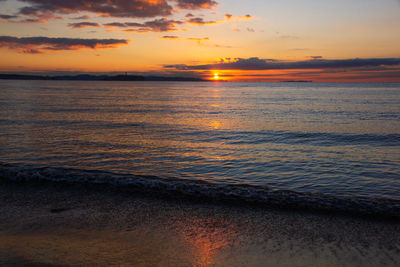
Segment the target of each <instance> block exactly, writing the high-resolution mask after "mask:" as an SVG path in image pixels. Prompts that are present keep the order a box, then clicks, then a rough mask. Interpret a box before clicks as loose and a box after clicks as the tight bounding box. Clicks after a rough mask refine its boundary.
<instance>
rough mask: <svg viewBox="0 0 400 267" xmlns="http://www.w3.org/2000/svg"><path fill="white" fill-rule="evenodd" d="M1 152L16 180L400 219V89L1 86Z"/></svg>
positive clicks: (351, 85)
mask: <svg viewBox="0 0 400 267" xmlns="http://www.w3.org/2000/svg"><path fill="white" fill-rule="evenodd" d="M0 148H1V149H0V163H1V164H0V168H1V169H0V170H1V172H2V176H3V178H9V179H14V178H15V177H18V179H31V178H35V179H37V178H40V179H55V180H57V179H58V180H67V181H71V182H72V181H75V180H76V181H78V180H79V181H82V180H85V181H86V182H88V181H89V182H95V183H110V184H116V183H117V184H119V185H124V184H126V185H132V184H135V185H136V186H138V185H140V186H148V187H156V188H158V190H178V191H180V192H181V191H185V192H186V193H188V192H190V193H192V194H195V193H198V194H205V195H208V196H219V195H221V194H223V195H224V196H230V197H240V198H257V199H259V200H260V199H262V200H264V201H266V203H268V201H273V202H279V201H295V202H297V203H303V204H304V203H315V202H324V201H325V204H324V205H325V206H332V205H341V206H346V203H349V202H351V203H352V204H351V205H358V204H357V203H364V204H365V203H366V204H365V205H367V206H369V207H373V206H380V205H381V206H384V208H383V209H392V208H395V212H396V213H397V212H399V211H400V84H395V83H368V84H364V83H228V82H101V81H89V82H88V81H11V80H9V81H0ZM354 203H356V204H354ZM377 203H378V204H377ZM382 203H383V204H382ZM364 204H363V205H364Z"/></svg>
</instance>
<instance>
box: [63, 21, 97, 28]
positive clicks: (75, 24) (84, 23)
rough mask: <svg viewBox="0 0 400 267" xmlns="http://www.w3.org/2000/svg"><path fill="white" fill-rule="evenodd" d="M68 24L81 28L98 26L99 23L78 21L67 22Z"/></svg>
mask: <svg viewBox="0 0 400 267" xmlns="http://www.w3.org/2000/svg"><path fill="white" fill-rule="evenodd" d="M68 26H69V27H71V28H73V29H82V28H86V27H100V24H98V23H96V22H78V23H69V24H68Z"/></svg>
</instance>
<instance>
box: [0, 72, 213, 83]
mask: <svg viewBox="0 0 400 267" xmlns="http://www.w3.org/2000/svg"><path fill="white" fill-rule="evenodd" d="M0 80H40V81H171V82H208V81H209V80H206V79H201V78H193V77H165V76H141V75H91V74H79V75H58V76H42V75H23V74H0Z"/></svg>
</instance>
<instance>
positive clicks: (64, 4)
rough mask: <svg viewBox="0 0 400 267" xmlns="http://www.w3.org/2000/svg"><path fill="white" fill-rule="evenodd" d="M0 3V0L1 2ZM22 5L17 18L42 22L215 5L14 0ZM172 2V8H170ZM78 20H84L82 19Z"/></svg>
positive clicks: (209, 1) (201, 1) (163, 0)
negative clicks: (53, 19)
mask: <svg viewBox="0 0 400 267" xmlns="http://www.w3.org/2000/svg"><path fill="white" fill-rule="evenodd" d="M2 1H4V0H0V2H2ZM18 1H19V2H22V3H26V6H23V7H21V8H20V9H19V15H24V16H28V17H30V19H31V20H35V19H36V20H37V21H38V22H43V21H46V20H48V19H51V18H53V17H58V16H60V15H68V14H76V13H78V12H90V13H95V14H99V15H102V16H106V17H115V18H123V17H125V18H155V17H167V16H170V15H172V14H173V13H174V12H176V11H177V10H174V9H175V8H177V9H187V10H199V9H211V8H213V7H215V6H217V4H218V3H217V2H216V1H214V0H66V1H61V0H57V1H55V0H18ZM175 3H176V5H174V4H175ZM82 19H87V17H86V16H84V17H82Z"/></svg>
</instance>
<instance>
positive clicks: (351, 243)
mask: <svg viewBox="0 0 400 267" xmlns="http://www.w3.org/2000/svg"><path fill="white" fill-rule="evenodd" d="M0 184H1V186H0V193H1V194H0V196H1V197H0V202H1V206H0V258H1V260H0V265H1V264H5V265H24V264H25V265H35V264H36V265H44V266H60V265H61V266H73V265H74V266H76V265H94V264H97V265H100V266H104V265H110V264H115V265H124V264H132V265H135V266H159V265H163V266H188V265H189V266H193V265H195V266H197V265H199V266H207V265H213V266H223V265H225V266H227V265H231V266H243V265H246V266H260V265H263V266H322V265H324V266H338V265H340V266H354V265H357V266H382V265H385V266H396V265H397V264H398V263H399V262H400V224H399V223H398V221H394V220H377V219H373V218H361V217H350V216H343V215H340V214H329V213H325V214H323V213H314V212H306V211H295V210H291V211H289V210H272V209H265V208H261V207H259V206H252V205H234V204H232V203H212V202H203V201H201V200H189V199H185V198H176V199H172V198H168V199H167V198H165V197H163V196H160V197H157V196H156V195H154V194H150V195H146V194H143V193H142V194H141V193H139V192H136V193H135V192H122V191H117V190H107V188H104V187H103V188H101V187H99V188H94V187H85V186H84V185H78V184H75V185H66V184H62V183H33V182H29V183H26V182H19V183H15V182H4V181H1V182H0Z"/></svg>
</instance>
